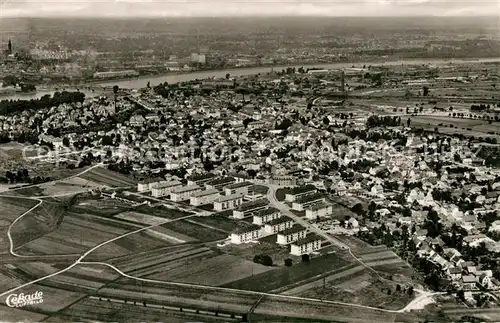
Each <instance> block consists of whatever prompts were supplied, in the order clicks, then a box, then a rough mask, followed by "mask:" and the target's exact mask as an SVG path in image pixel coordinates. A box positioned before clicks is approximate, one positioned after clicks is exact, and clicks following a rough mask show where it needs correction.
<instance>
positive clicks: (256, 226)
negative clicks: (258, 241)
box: [233, 224, 261, 234]
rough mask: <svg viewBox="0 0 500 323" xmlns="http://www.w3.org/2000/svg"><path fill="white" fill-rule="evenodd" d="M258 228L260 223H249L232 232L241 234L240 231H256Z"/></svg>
mask: <svg viewBox="0 0 500 323" xmlns="http://www.w3.org/2000/svg"><path fill="white" fill-rule="evenodd" d="M260 229H261V227H260V225H257V224H251V225H248V226H244V227H239V228H237V229H236V230H234V232H233V233H236V234H242V233H247V232H252V231H258V230H260Z"/></svg>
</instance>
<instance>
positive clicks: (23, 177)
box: [5, 169, 31, 184]
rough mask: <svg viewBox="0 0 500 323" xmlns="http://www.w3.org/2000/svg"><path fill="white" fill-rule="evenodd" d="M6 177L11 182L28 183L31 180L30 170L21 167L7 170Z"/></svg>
mask: <svg viewBox="0 0 500 323" xmlns="http://www.w3.org/2000/svg"><path fill="white" fill-rule="evenodd" d="M5 177H6V178H7V181H8V182H9V183H12V184H14V183H26V182H30V181H31V179H30V176H29V171H28V170H27V169H19V170H18V171H14V172H11V171H7V172H6V173H5Z"/></svg>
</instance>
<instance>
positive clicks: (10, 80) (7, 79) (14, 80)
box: [2, 75, 21, 87]
mask: <svg viewBox="0 0 500 323" xmlns="http://www.w3.org/2000/svg"><path fill="white" fill-rule="evenodd" d="M19 83H21V79H19V78H18V77H17V76H15V75H6V76H4V78H3V80H2V86H3V87H7V86H14V87H15V86H17V85H18V84H19Z"/></svg>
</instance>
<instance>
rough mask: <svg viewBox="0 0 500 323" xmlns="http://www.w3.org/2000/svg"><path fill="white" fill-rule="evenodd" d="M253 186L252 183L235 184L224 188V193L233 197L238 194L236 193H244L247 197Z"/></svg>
mask: <svg viewBox="0 0 500 323" xmlns="http://www.w3.org/2000/svg"><path fill="white" fill-rule="evenodd" d="M253 186H254V185H253V184H252V183H250V182H240V183H234V184H231V185H228V186H226V187H225V188H224V193H225V194H226V195H231V194H236V193H242V194H245V195H247V194H248V193H250V192H251V191H253V190H252V188H253Z"/></svg>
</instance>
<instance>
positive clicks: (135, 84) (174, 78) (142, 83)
mask: <svg viewBox="0 0 500 323" xmlns="http://www.w3.org/2000/svg"><path fill="white" fill-rule="evenodd" d="M494 62H500V57H492V58H480V59H408V60H407V59H405V60H395V61H387V62H383V61H380V62H364V63H363V62H356V63H353V62H342V63H332V64H302V65H294V64H290V65H285V66H274V67H248V68H235V69H224V70H214V71H203V72H193V73H185V74H174V75H172V74H169V75H161V76H147V75H146V76H141V77H139V78H135V79H127V80H114V81H103V82H92V83H90V84H89V85H88V86H92V87H93V88H96V87H108V88H110V87H113V86H114V85H118V86H119V87H120V88H123V89H139V88H144V87H146V85H147V83H148V82H150V84H151V86H155V85H158V84H160V83H164V82H168V83H169V84H172V83H178V82H185V81H191V80H195V79H206V78H211V77H216V78H219V77H225V76H226V74H230V75H231V76H245V75H253V74H258V73H261V74H263V73H268V72H270V71H271V69H272V68H274V69H275V70H280V69H282V68H286V67H295V68H299V67H301V66H302V67H304V68H308V67H309V68H310V67H318V68H324V69H339V68H346V67H351V66H353V65H354V66H355V67H362V66H363V65H366V66H369V65H372V66H394V65H400V64H401V65H423V64H432V65H436V66H438V65H447V64H463V63H471V64H474V63H494ZM84 87H85V86H80V87H79V90H80V92H83V93H85V95H86V96H87V97H93V96H96V95H99V94H101V93H103V92H102V91H98V90H96V91H90V90H85V89H84ZM65 89H66V90H67V91H75V90H76V87H75V86H67V87H66V88H65ZM54 92H55V90H54V89H41V90H38V91H37V92H36V93H29V94H27V93H26V94H23V93H15V94H7V95H1V96H0V100H16V99H20V100H30V99H36V98H40V97H42V96H43V95H45V94H51V95H52V94H53V93H54Z"/></svg>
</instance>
